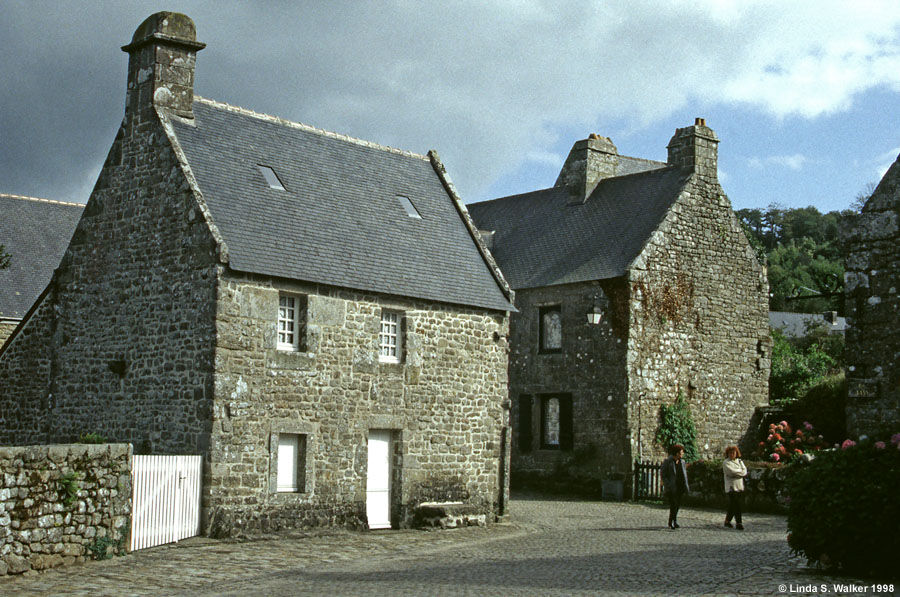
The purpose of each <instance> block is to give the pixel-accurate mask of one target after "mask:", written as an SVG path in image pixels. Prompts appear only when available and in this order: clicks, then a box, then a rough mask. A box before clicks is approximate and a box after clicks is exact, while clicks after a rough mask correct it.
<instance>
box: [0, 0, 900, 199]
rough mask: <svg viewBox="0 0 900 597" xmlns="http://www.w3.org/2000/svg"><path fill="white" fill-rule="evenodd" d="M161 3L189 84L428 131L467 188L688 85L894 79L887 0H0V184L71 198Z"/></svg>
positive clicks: (98, 157)
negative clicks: (178, 29) (191, 65)
mask: <svg viewBox="0 0 900 597" xmlns="http://www.w3.org/2000/svg"><path fill="white" fill-rule="evenodd" d="M159 10H176V11H179V12H184V13H185V14H188V15H189V16H190V17H191V18H192V19H193V20H194V22H195V23H196V25H197V35H198V39H199V41H202V42H205V43H206V44H207V48H206V49H205V50H203V51H202V52H200V54H199V55H198V63H197V72H196V80H195V89H196V91H197V93H198V94H199V95H203V96H205V97H209V98H211V99H215V100H218V101H223V102H227V103H231V104H236V105H240V106H243V107H245V108H249V109H252V110H256V111H260V112H265V113H269V114H274V115H278V116H281V117H283V118H288V119H291V120H297V121H301V122H305V123H307V124H311V125H314V126H318V127H321V128H325V129H329V130H334V131H337V132H341V133H345V134H349V135H352V136H357V137H361V138H365V139H368V140H372V141H375V142H378V143H382V144H386V145H392V146H397V147H401V148H403V149H407V150H411V151H416V152H420V153H424V152H426V151H427V150H428V149H431V148H434V149H437V150H438V151H439V152H440V154H441V156H442V158H443V159H444V161H445V163H446V164H447V166H448V168H449V169H450V172H451V175H452V177H453V179H454V182H456V184H457V186H458V187H459V189H460V191H461V192H462V195H463V197H464V198H465V199H472V198H485V197H484V196H483V194H484V193H485V192H486V189H487V188H488V186H489V185H490V183H491V182H492V181H494V180H496V179H497V178H498V177H499V176H501V175H503V174H508V173H509V172H511V171H515V170H516V168H518V167H519V166H521V165H522V164H523V163H524V164H529V165H530V166H533V167H535V168H537V167H547V165H548V164H552V163H554V162H555V163H556V164H558V163H559V160H561V159H562V157H563V156H555V155H552V154H548V153H547V152H548V150H549V148H551V147H552V146H553V145H554V142H555V141H556V140H557V137H558V136H559V135H560V133H561V131H564V134H565V135H566V136H569V135H573V134H574V135H585V134H586V133H588V132H595V130H599V131H600V132H604V133H605V134H610V131H608V130H607V128H606V127H607V126H609V124H608V123H609V122H611V121H615V122H618V123H620V126H624V127H628V128H631V129H632V130H633V129H638V128H641V127H643V126H646V125H648V124H649V123H653V122H657V121H659V120H660V119H662V118H665V117H666V116H668V115H669V114H672V113H673V112H674V111H676V110H678V109H680V108H682V107H684V106H685V105H687V104H688V103H689V102H706V103H707V104H715V103H719V104H733V105H735V106H752V107H755V108H756V109H759V110H761V111H763V112H767V113H771V114H774V115H777V116H783V115H792V114H799V115H801V116H804V117H808V118H813V117H815V116H817V115H818V114H822V113H828V112H829V111H834V110H839V109H843V108H845V107H846V106H847V105H848V104H849V103H851V99H852V97H853V95H854V94H857V93H860V92H862V91H864V90H866V89H868V88H870V87H872V86H876V85H887V86H893V87H897V85H898V80H900V68H898V61H900V59H898V56H900V51H898V41H897V29H896V24H897V23H898V22H900V14H898V13H900V5H897V4H896V3H893V2H885V3H874V4H867V5H865V6H862V7H861V6H855V5H854V6H849V5H847V6H846V7H845V6H844V3H841V2H834V3H829V2H816V3H794V4H790V5H787V6H785V5H784V3H781V2H774V3H773V2H742V3H723V2H685V3H683V4H675V3H666V4H660V3H657V2H651V1H649V0H648V1H646V2H640V1H631V2H602V3H601V2H598V3H596V4H591V3H585V2H573V3H562V2H541V1H538V0H533V1H529V0H507V1H498V2H490V3H485V2H474V1H473V2H452V3H447V2H412V1H410V2H406V1H402V0H397V1H387V0H384V1H378V2H335V1H327V2H326V1H321V2H319V1H316V2H262V1H260V2H186V1H178V0H173V1H170V2H165V3H163V2H157V1H155V0H154V1H151V2H147V1H143V2H124V1H123V2H119V1H117V2H113V1H107V2H96V1H94V2H40V1H38V2H19V1H15V2H12V1H4V0H0V14H2V20H0V64H2V65H3V71H2V72H3V78H2V81H3V84H2V85H0V106H2V109H0V134H2V139H3V142H2V146H0V192H9V193H16V194H23V195H35V196H40V197H47V198H53V199H60V200H70V201H85V200H86V199H87V196H88V194H89V192H90V189H91V187H92V185H93V182H94V179H95V178H96V175H97V172H98V171H99V168H100V166H101V164H102V162H103V160H104V159H105V156H106V152H107V150H108V149H109V146H110V144H111V142H112V139H113V137H114V135H115V132H116V129H117V127H118V125H119V122H120V121H121V118H122V113H123V109H124V108H123V106H124V95H125V72H126V66H127V55H126V54H124V53H123V52H121V51H120V50H119V48H120V46H122V45H124V44H126V43H128V41H129V40H130V38H131V35H132V33H133V32H134V30H135V28H136V27H137V26H138V25H139V24H140V23H141V21H143V19H145V18H146V17H147V16H149V15H150V14H151V13H153V12H156V11H159ZM866 11H868V12H866ZM622 123H624V124H622ZM567 142H568V141H567ZM557 158H558V159H557ZM554 167H558V166H554ZM551 182H552V180H551ZM521 190H524V189H521Z"/></svg>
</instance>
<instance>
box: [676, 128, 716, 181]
mask: <svg viewBox="0 0 900 597" xmlns="http://www.w3.org/2000/svg"><path fill="white" fill-rule="evenodd" d="M718 145H719V138H718V137H716V133H715V131H713V130H712V129H710V128H709V127H707V126H706V119H705V118H695V119H694V126H686V127H684V128H680V129H676V130H675V134H674V135H672V139H671V140H670V141H669V145H668V150H669V158H668V160H667V163H668V164H669V165H670V166H680V167H682V168H690V169H691V171H692V172H694V173H695V174H699V175H700V176H705V177H708V178H710V179H713V180H716V179H718V175H719V173H718Z"/></svg>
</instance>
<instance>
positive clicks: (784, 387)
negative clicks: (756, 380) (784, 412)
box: [769, 329, 844, 405]
mask: <svg viewBox="0 0 900 597" xmlns="http://www.w3.org/2000/svg"><path fill="white" fill-rule="evenodd" d="M772 340H773V347H772V370H771V373H770V374H769V402H770V403H772V404H782V405H786V404H790V403H792V402H795V401H797V400H799V399H801V398H803V397H804V396H805V395H806V393H807V392H809V390H810V389H812V388H813V387H815V386H818V385H819V384H822V383H824V382H825V381H826V379H827V378H828V377H829V376H832V375H836V374H839V373H840V369H841V366H842V365H843V350H844V337H843V336H841V335H839V334H833V335H829V334H828V333H827V332H825V331H824V330H809V331H808V333H807V336H805V337H804V338H800V339H798V340H793V341H792V340H789V339H788V338H787V337H785V335H784V334H782V333H781V331H779V330H775V329H773V330H772Z"/></svg>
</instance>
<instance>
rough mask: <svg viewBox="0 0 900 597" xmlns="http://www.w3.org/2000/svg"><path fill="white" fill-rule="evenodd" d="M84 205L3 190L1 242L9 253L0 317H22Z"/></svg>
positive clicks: (0, 286) (0, 277)
mask: <svg viewBox="0 0 900 597" xmlns="http://www.w3.org/2000/svg"><path fill="white" fill-rule="evenodd" d="M83 210H84V205H82V204H80V203H63V202H61V201H51V200H49V199H35V198H33V197H20V196H19V195H7V194H3V193H0V244H2V245H4V246H5V247H6V252H7V253H9V254H10V258H11V259H10V264H9V268H7V269H5V270H0V317H9V318H15V319H21V318H22V317H24V316H25V314H26V313H27V312H28V309H30V308H31V305H32V304H34V301H35V300H36V299H37V297H38V296H39V295H40V294H41V293H42V292H43V291H44V288H46V286H47V284H48V283H49V282H50V278H51V276H52V275H53V270H55V269H56V268H57V266H59V262H60V260H61V259H62V256H63V253H65V251H66V247H68V246H69V241H70V240H71V238H72V233H73V232H75V226H76V225H77V224H78V220H79V219H80V218H81V212H82V211H83Z"/></svg>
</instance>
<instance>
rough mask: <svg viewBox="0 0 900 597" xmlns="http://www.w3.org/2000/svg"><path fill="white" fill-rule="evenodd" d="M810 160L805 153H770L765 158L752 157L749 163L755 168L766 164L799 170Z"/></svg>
mask: <svg viewBox="0 0 900 597" xmlns="http://www.w3.org/2000/svg"><path fill="white" fill-rule="evenodd" d="M809 162H810V160H809V158H807V157H806V156H805V155H803V154H801V153H795V154H793V155H770V156H768V157H765V158H759V157H752V158H750V159H749V160H747V165H748V166H750V167H751V168H755V169H759V168H763V167H766V166H781V167H782V168H788V169H789V170H794V171H799V170H800V169H802V168H803V166H804V165H806V164H808V163H809Z"/></svg>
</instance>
